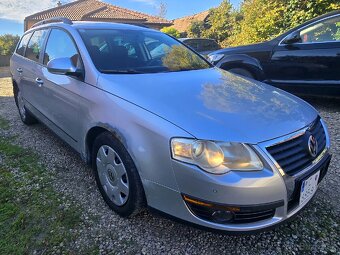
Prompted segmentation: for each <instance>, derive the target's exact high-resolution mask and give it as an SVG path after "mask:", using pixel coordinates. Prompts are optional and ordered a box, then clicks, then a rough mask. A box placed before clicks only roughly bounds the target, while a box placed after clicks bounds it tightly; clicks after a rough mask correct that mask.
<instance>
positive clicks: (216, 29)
mask: <svg viewBox="0 0 340 255" xmlns="http://www.w3.org/2000/svg"><path fill="white" fill-rule="evenodd" d="M232 11H233V10H232V5H231V3H230V2H229V0H223V1H222V3H221V4H220V6H218V7H217V8H213V9H211V10H210V12H209V17H208V22H207V23H208V24H207V25H208V29H207V30H205V31H204V33H203V34H204V37H207V38H212V39H215V40H217V41H218V42H222V41H224V40H225V39H226V38H227V37H229V36H230V35H231V34H232V31H233V26H234V24H235V22H234V21H235V20H234V17H233V15H232Z"/></svg>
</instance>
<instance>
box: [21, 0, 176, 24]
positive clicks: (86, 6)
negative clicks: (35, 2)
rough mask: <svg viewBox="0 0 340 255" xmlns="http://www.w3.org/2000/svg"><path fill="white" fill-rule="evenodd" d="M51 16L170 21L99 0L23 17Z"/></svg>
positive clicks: (159, 22) (39, 18)
mask: <svg viewBox="0 0 340 255" xmlns="http://www.w3.org/2000/svg"><path fill="white" fill-rule="evenodd" d="M52 17H66V18H69V19H71V20H78V21H79V20H85V21H86V20H97V21H100V20H106V21H107V20H112V21H115V20H119V21H122V20H123V21H127V22H128V21H133V22H142V23H145V24H164V25H171V24H172V23H171V22H170V21H168V20H166V19H162V18H159V17H156V16H151V15H147V14H144V13H141V12H136V11H132V10H128V9H125V8H122V7H118V6H114V5H111V4H107V3H103V2H101V1H99V0H78V1H74V2H71V3H68V4H64V5H61V6H58V7H55V8H52V9H49V10H46V11H42V12H38V13H35V14H33V15H30V16H28V17H26V18H25V20H37V21H38V20H44V19H48V18H52Z"/></svg>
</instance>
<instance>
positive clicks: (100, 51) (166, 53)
mask: <svg viewBox="0 0 340 255" xmlns="http://www.w3.org/2000/svg"><path fill="white" fill-rule="evenodd" d="M79 32H80V34H81V36H82V38H83V40H84V43H85V45H86V48H87V50H88V52H89V54H90V56H91V58H92V60H93V63H94V64H95V66H96V68H97V69H98V70H99V71H100V72H102V73H129V74H131V73H136V74H137V73H159V72H178V71H187V70H197V69H206V68H210V67H211V65H210V64H209V63H208V62H207V61H205V60H204V59H203V58H202V57H201V56H199V55H197V54H196V53H194V52H193V51H191V50H190V49H188V48H187V47H185V46H183V45H182V44H181V43H179V42H178V41H176V40H175V39H173V38H171V37H170V36H167V35H165V34H163V33H160V32H153V31H141V30H121V29H117V30H114V29H103V30H100V29H81V30H79Z"/></svg>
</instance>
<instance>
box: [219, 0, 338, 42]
mask: <svg viewBox="0 0 340 255" xmlns="http://www.w3.org/2000/svg"><path fill="white" fill-rule="evenodd" d="M339 8H340V3H339V0H313V1H311V0H243V2H242V4H241V9H240V12H239V16H240V17H241V20H240V21H239V22H236V25H235V26H234V27H233V28H234V29H233V31H234V32H233V33H232V35H231V36H230V37H228V38H227V39H226V40H225V41H224V42H223V45H242V44H250V43H257V42H263V41H266V40H269V39H271V38H273V37H276V36H278V35H279V34H282V33H283V32H285V31H287V30H288V29H290V28H293V27H296V26H297V25H300V24H302V23H304V22H305V21H307V20H309V19H312V18H314V17H316V16H319V15H321V14H325V13H327V12H329V11H332V10H337V9H339Z"/></svg>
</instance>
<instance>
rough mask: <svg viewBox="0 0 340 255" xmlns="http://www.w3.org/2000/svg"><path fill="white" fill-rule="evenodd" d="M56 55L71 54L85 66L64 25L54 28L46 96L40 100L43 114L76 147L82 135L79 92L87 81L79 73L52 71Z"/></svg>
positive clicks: (46, 54)
mask: <svg viewBox="0 0 340 255" xmlns="http://www.w3.org/2000/svg"><path fill="white" fill-rule="evenodd" d="M57 58H69V59H71V61H72V63H73V64H74V65H75V66H76V67H77V68H78V69H81V70H83V65H82V61H81V58H80V54H79V52H78V49H77V47H76V44H75V42H74V40H73V39H72V37H71V35H70V34H69V33H68V32H66V31H65V30H63V29H59V28H53V29H51V31H50V34H49V36H48V39H47V42H46V46H45V51H44V54H43V67H42V77H41V79H42V80H43V93H44V98H42V99H41V100H42V103H43V104H44V105H45V111H44V115H45V117H46V118H47V119H48V120H49V122H50V123H52V124H53V125H54V131H55V132H56V133H57V134H58V135H60V136H62V138H63V139H64V140H66V141H67V142H68V143H69V144H70V145H71V146H72V147H75V148H76V147H77V143H78V141H79V139H80V137H79V136H80V134H79V133H80V132H79V130H80V122H79V107H80V102H81V100H80V98H79V94H80V93H79V92H80V91H81V90H82V89H83V87H84V83H83V81H82V78H79V77H75V76H70V75H60V74H53V73H51V72H49V71H48V69H47V64H48V62H49V61H51V60H53V59H57Z"/></svg>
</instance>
